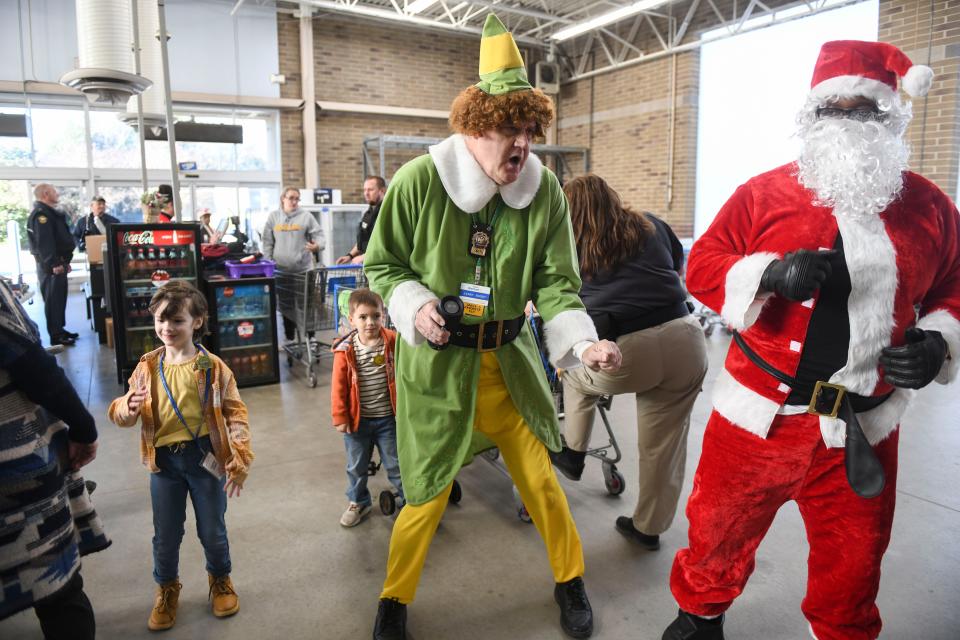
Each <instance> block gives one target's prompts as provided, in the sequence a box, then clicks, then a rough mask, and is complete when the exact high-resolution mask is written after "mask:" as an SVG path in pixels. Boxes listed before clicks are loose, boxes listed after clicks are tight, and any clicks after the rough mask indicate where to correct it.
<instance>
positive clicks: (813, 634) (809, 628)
mask: <svg viewBox="0 0 960 640" xmlns="http://www.w3.org/2000/svg"><path fill="white" fill-rule="evenodd" d="M807 631H809V632H810V637H811V638H813V640H820V639H819V638H817V634H815V633H814V632H813V625H811V624H810V623H809V622H808V623H807Z"/></svg>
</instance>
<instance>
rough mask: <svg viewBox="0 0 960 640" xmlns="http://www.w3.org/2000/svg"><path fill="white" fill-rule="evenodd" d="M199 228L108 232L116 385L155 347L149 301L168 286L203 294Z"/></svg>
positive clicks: (131, 227)
mask: <svg viewBox="0 0 960 640" xmlns="http://www.w3.org/2000/svg"><path fill="white" fill-rule="evenodd" d="M200 238H201V234H200V225H199V224H198V223H195V222H190V223H177V224H115V225H112V226H111V227H110V238H109V244H110V246H109V252H108V253H109V255H110V281H111V282H110V285H109V286H110V287H111V293H112V294H113V295H112V296H111V308H112V312H113V335H114V341H113V343H114V346H115V348H116V351H117V380H118V381H119V383H120V384H125V383H126V382H127V380H128V378H129V377H130V374H131V373H133V370H134V368H135V367H136V366H137V362H138V361H139V360H140V356H142V355H143V354H144V353H146V352H148V351H151V350H153V349H156V348H157V347H159V346H160V339H159V338H157V335H156V333H155V332H154V329H153V316H152V315H151V314H150V309H149V306H150V298H151V297H152V296H153V294H154V292H155V291H156V290H157V289H158V288H159V287H162V286H163V285H164V284H165V283H166V282H169V281H170V280H188V281H190V282H192V283H193V285H194V286H195V287H197V288H198V289H200V291H203V289H202V287H201V285H200V283H199V282H198V281H197V278H198V276H199V274H200V273H201V271H200Z"/></svg>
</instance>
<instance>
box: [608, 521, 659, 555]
mask: <svg viewBox="0 0 960 640" xmlns="http://www.w3.org/2000/svg"><path fill="white" fill-rule="evenodd" d="M617 531H619V532H620V533H622V534H623V535H624V536H626V537H627V538H629V539H630V540H633V541H634V542H636V543H637V544H639V545H640V546H641V547H643V548H644V549H646V550H647V551H656V550H657V549H659V548H660V536H651V535H649V534H646V533H643V532H642V531H640V530H639V529H637V528H636V527H635V526H633V518H629V517H627V516H620V517H619V518H617Z"/></svg>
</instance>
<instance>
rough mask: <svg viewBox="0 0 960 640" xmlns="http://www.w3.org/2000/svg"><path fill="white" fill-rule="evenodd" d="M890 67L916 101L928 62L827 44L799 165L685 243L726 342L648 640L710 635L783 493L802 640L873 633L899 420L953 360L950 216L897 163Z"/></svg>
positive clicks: (900, 159)
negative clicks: (793, 541) (667, 619)
mask: <svg viewBox="0 0 960 640" xmlns="http://www.w3.org/2000/svg"><path fill="white" fill-rule="evenodd" d="M898 76H900V77H902V81H903V87H904V89H905V90H906V91H907V93H909V94H910V95H912V96H922V95H925V94H926V92H927V90H928V89H929V87H930V84H931V82H932V78H933V72H932V71H931V70H930V69H929V68H928V67H923V66H919V65H913V64H912V63H911V62H910V60H909V59H908V58H907V56H905V55H904V54H903V53H902V52H901V51H900V50H899V49H897V48H896V47H893V46H891V45H888V44H884V43H878V42H858V41H836V42H828V43H826V44H824V45H823V48H822V49H821V52H820V57H819V59H818V61H817V64H816V68H815V69H814V73H813V81H812V83H811V90H810V93H809V96H808V99H807V103H806V105H805V106H804V108H803V109H802V110H801V112H800V114H799V116H798V124H799V126H800V129H799V133H800V138H801V140H802V142H803V149H802V152H801V154H800V157H799V159H798V160H797V162H795V163H791V164H788V165H785V166H782V167H779V168H777V169H774V170H773V171H770V172H768V173H764V174H762V175H759V176H757V177H754V178H752V179H751V180H749V181H747V182H746V183H745V184H744V185H742V186H740V187H739V188H738V189H737V191H736V192H735V193H734V194H733V196H732V197H731V198H730V200H728V201H727V203H726V204H725V205H724V206H723V208H722V209H721V210H720V212H719V213H718V214H717V217H716V220H714V222H713V224H712V225H711V227H710V228H709V229H708V230H707V232H706V233H705V234H704V235H703V236H702V237H701V238H700V239H699V240H698V241H697V242H696V243H695V244H694V246H693V249H692V251H691V252H690V260H689V265H688V271H687V287H688V289H689V291H690V293H691V294H692V295H694V296H696V297H697V298H698V299H700V300H702V301H703V302H704V303H705V304H707V305H708V306H710V307H711V308H713V309H715V310H717V311H719V312H720V313H721V314H722V315H723V317H724V318H725V319H726V321H727V322H728V323H729V324H730V325H731V326H732V327H734V328H735V329H736V330H737V332H738V333H735V334H734V342H735V344H734V345H731V347H730V350H729V352H728V354H727V360H726V365H725V370H724V371H723V372H722V373H721V374H720V376H719V378H718V380H717V382H716V384H715V386H714V392H713V402H714V411H713V414H712V415H711V416H710V421H709V423H708V424H707V428H706V433H705V434H704V439H703V453H702V456H701V458H700V464H699V467H698V469H697V474H696V477H695V479H694V489H693V493H692V494H691V496H690V500H689V502H688V504H687V516H688V518H689V520H690V529H689V548H687V549H682V550H681V551H680V552H679V553H677V556H676V559H675V560H674V565H673V572H672V575H671V581H670V585H671V589H672V591H673V595H674V597H675V598H676V599H677V602H678V603H679V605H680V614H679V616H678V617H677V619H676V620H675V621H674V622H673V624H671V625H670V627H669V628H668V629H667V630H666V632H665V633H664V634H663V638H664V639H665V640H681V639H689V640H716V639H722V638H723V619H724V615H723V614H724V612H725V611H726V610H727V608H728V607H730V605H731V603H732V602H733V600H734V598H736V597H737V596H738V595H739V594H740V593H741V591H742V590H743V588H744V586H745V585H746V582H747V579H748V578H749V576H750V573H751V572H752V571H753V568H754V554H755V552H756V549H757V546H758V545H759V544H760V541H761V540H762V539H763V536H764V534H765V533H766V531H767V529H768V528H769V527H770V524H771V523H772V522H773V518H774V516H775V514H776V512H777V510H778V509H779V508H780V506H781V505H782V504H783V503H784V502H786V501H788V500H795V501H796V502H797V505H798V506H799V508H800V514H801V516H802V517H803V520H804V524H805V526H806V531H807V539H808V541H809V544H810V554H809V556H808V561H807V566H808V575H807V594H806V597H805V598H804V600H803V603H802V604H801V609H802V610H803V613H804V615H805V616H806V618H807V620H808V621H809V631H810V633H811V635H812V636H813V637H814V638H817V639H819V640H867V639H873V638H876V637H877V636H878V634H879V633H880V627H881V622H880V615H879V611H878V610H877V606H876V602H875V601H876V595H877V590H878V588H879V583H880V562H881V559H882V557H883V553H884V551H885V550H886V548H887V543H888V542H889V539H890V528H891V525H892V521H893V511H894V500H895V493H896V474H897V442H898V439H899V429H898V426H899V422H900V418H901V416H902V415H903V412H904V410H905V409H906V407H907V405H908V403H909V402H910V400H911V399H912V398H913V396H914V395H915V393H916V391H915V390H916V389H919V388H921V387H923V386H926V385H927V384H929V383H930V382H932V381H934V380H936V381H937V382H940V383H943V384H946V383H948V382H950V381H952V380H953V379H954V377H955V376H956V369H957V365H956V356H957V354H960V321H958V319H960V246H958V242H960V238H958V234H960V224H958V215H957V210H956V208H955V207H954V205H953V203H952V202H951V201H950V199H949V198H948V197H947V196H945V195H944V194H943V192H941V191H940V189H938V188H937V187H936V185H934V184H932V183H931V182H929V181H927V180H925V179H924V178H922V177H921V176H919V175H917V174H915V173H912V172H910V171H908V170H907V158H908V156H909V149H908V147H907V145H906V144H905V143H904V141H903V133H904V130H905V129H906V127H907V124H908V123H909V121H910V118H911V109H910V103H909V102H907V103H904V102H902V101H901V99H900V96H899V95H898V93H897V77H898ZM951 353H952V354H954V359H951V355H950V354H951Z"/></svg>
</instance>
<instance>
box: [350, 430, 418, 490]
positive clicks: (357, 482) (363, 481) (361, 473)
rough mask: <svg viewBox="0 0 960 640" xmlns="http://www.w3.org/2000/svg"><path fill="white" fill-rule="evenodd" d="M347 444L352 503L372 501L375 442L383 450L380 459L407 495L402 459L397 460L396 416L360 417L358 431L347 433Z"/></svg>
mask: <svg viewBox="0 0 960 640" xmlns="http://www.w3.org/2000/svg"><path fill="white" fill-rule="evenodd" d="M343 444H344V446H345V447H346V449H347V498H348V499H349V500H350V502H356V503H357V504H360V505H364V506H366V505H369V504H371V503H372V500H371V498H370V492H369V491H368V490H367V472H368V470H369V467H370V454H371V453H373V446H374V444H376V446H377V448H378V449H380V462H381V465H382V466H383V468H384V469H386V470H387V478H388V479H389V480H390V482H391V483H393V486H395V487H396V488H397V491H398V492H399V493H400V498H401V499H402V498H403V483H401V481H400V461H399V460H397V419H396V417H394V416H386V417H384V418H360V426H359V427H358V428H357V432H356V433H345V434H343Z"/></svg>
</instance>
